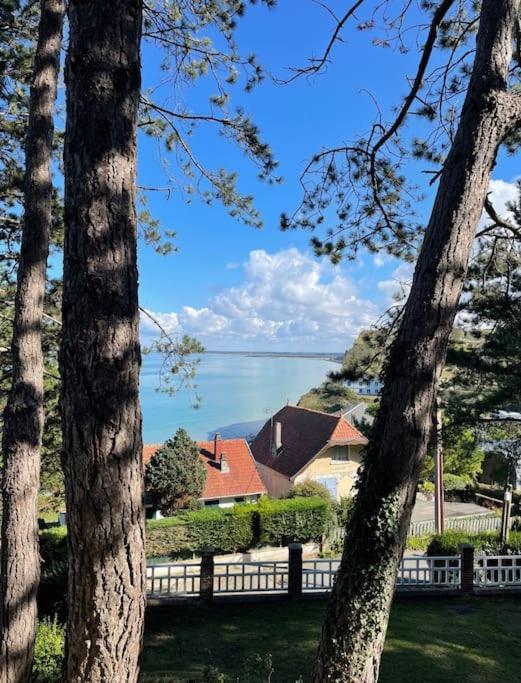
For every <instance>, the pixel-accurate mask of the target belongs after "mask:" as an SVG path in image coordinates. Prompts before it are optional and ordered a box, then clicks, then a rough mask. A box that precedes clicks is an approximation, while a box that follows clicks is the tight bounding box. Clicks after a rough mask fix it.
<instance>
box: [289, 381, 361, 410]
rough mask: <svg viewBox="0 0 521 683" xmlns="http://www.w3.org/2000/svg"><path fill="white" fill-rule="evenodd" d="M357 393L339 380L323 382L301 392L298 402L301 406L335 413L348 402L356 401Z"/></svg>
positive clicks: (357, 398) (357, 399)
mask: <svg viewBox="0 0 521 683" xmlns="http://www.w3.org/2000/svg"><path fill="white" fill-rule="evenodd" d="M359 400H360V399H359V397H358V395H357V394H356V393H355V392H354V391H353V390H352V389H349V388H348V387H346V386H344V385H343V384H342V383H340V382H330V381H328V382H324V383H323V384H321V385H320V386H319V387H315V388H313V389H311V390H310V391H308V393H307V394H303V395H302V396H301V397H300V399H299V402H298V405H299V406H301V407H302V408H310V409H311V410H322V411H323V412H325V413H335V412H338V411H339V410H342V409H343V408H345V407H346V406H348V405H349V404H350V403H353V402H358V401H359Z"/></svg>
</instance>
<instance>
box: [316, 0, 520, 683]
mask: <svg viewBox="0 0 521 683" xmlns="http://www.w3.org/2000/svg"><path fill="white" fill-rule="evenodd" d="M518 4H519V3H518V0H484V1H483V3H482V9H481V20H480V27H479V31H478V36H477V52H476V56H475V61H474V66H473V73H472V76H471V79H470V83H469V88H468V91H467V95H466V98H465V102H464V105H463V109H462V113H461V118H460V123H459V128H458V131H457V134H456V136H455V139H454V142H453V145H452V148H451V151H450V153H449V155H448V157H447V160H446V162H445V165H444V169H443V173H442V175H441V178H440V185H439V188H438V192H437V195H436V199H435V202H434V206H433V209H432V214H431V218H430V221H429V224H428V226H427V230H426V234H425V238H424V242H423V245H422V249H421V252H420V255H419V258H418V262H417V265H416V269H415V273H414V278H413V283H412V288H411V292H410V295H409V298H408V301H407V304H406V306H405V310H404V315H403V319H402V322H401V325H400V328H399V331H398V334H397V337H396V340H395V342H394V344H393V346H392V349H391V351H390V356H389V361H388V366H387V370H386V375H385V384H384V389H383V393H382V398H381V407H380V410H379V412H378V416H377V419H376V422H375V427H374V438H373V439H372V440H371V442H370V444H369V445H368V447H367V452H366V456H365V465H364V469H363V472H362V475H361V480H360V485H359V491H358V494H357V498H356V502H355V507H354V512H353V516H352V520H351V524H350V525H349V527H348V530H347V534H346V540H345V546H344V552H343V556H342V561H341V564H340V568H339V572H338V576H337V581H336V585H335V588H334V590H333V592H332V595H331V599H330V601H329V605H328V609H327V613H326V619H325V622H324V626H323V630H322V636H321V641H320V645H319V649H318V653H317V658H316V661H315V666H314V671H313V681H314V683H324V681H336V682H348V681H349V682H350V683H352V682H354V681H357V682H358V681H363V682H364V683H370V682H374V681H376V680H377V679H378V672H379V666H380V657H381V653H382V649H383V645H384V641H385V634H386V629H387V623H388V618H389V610H390V605H391V601H392V597H393V593H394V585H395V580H396V574H397V570H398V566H399V563H400V560H401V556H402V553H403V548H404V545H405V540H406V537H407V530H408V527H409V522H410V517H411V512H412V508H413V505H414V500H415V495H416V486H417V483H418V476H419V473H420V470H421V464H422V461H423V458H424V456H425V452H426V449H427V445H428V441H429V435H430V433H431V427H432V421H431V416H432V411H433V407H434V402H435V398H436V389H437V383H438V380H439V377H440V374H441V371H442V368H443V364H444V360H445V354H446V348H447V342H448V338H449V334H450V332H451V329H452V325H453V321H454V317H455V313H456V307H457V303H458V300H459V296H460V293H461V289H462V284H463V281H464V278H465V275H466V270H467V265H468V260H469V256H470V252H471V248H472V244H473V239H474V235H475V230H476V227H477V224H478V221H479V219H480V216H481V212H482V209H483V205H484V201H485V197H486V193H487V190H488V183H489V176H490V172H491V169H492V167H493V164H494V162H495V159H496V154H497V150H498V147H499V146H500V144H501V142H502V141H503V140H504V138H505V136H506V135H507V134H508V133H509V132H510V131H511V130H512V129H513V127H515V126H517V125H519V95H518V96H515V95H514V94H512V93H511V92H509V90H508V84H507V79H508V68H509V65H510V61H511V57H512V46H513V37H514V30H515V26H516V21H517V16H518Z"/></svg>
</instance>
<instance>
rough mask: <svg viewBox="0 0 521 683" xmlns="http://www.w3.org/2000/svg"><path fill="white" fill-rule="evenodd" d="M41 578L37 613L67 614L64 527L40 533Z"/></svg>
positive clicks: (66, 550)
mask: <svg viewBox="0 0 521 683" xmlns="http://www.w3.org/2000/svg"><path fill="white" fill-rule="evenodd" d="M40 556H41V558H42V564H41V577H40V584H39V586H38V611H39V613H40V614H43V615H54V614H56V615H58V617H59V618H60V619H65V617H66V612H67V576H68V558H69V554H68V546H67V529H66V527H56V528H53V529H46V530H45V531H41V532H40Z"/></svg>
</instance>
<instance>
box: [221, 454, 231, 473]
mask: <svg viewBox="0 0 521 683" xmlns="http://www.w3.org/2000/svg"><path fill="white" fill-rule="evenodd" d="M220 465H221V472H224V474H226V473H227V472H229V471H230V465H229V464H228V458H227V457H226V455H225V454H224V453H221V460H220Z"/></svg>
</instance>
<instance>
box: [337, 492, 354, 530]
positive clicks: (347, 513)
mask: <svg viewBox="0 0 521 683" xmlns="http://www.w3.org/2000/svg"><path fill="white" fill-rule="evenodd" d="M354 502H355V499H354V497H353V496H344V497H343V498H341V499H340V502H339V503H335V504H334V512H335V516H336V519H337V522H338V524H339V525H340V526H344V527H345V526H346V525H347V524H348V522H349V518H350V517H351V514H352V512H353V505H354Z"/></svg>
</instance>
